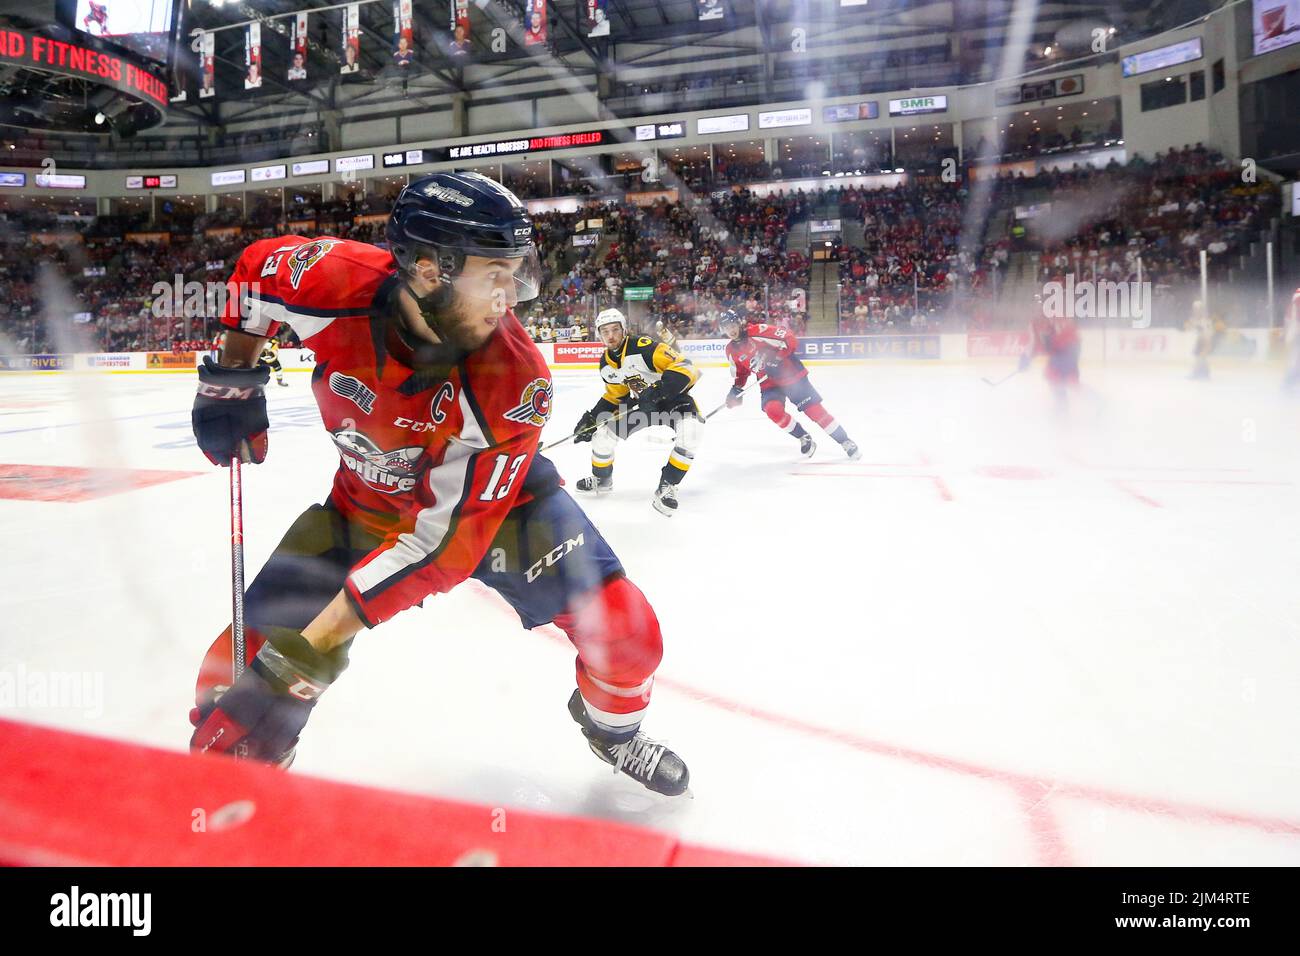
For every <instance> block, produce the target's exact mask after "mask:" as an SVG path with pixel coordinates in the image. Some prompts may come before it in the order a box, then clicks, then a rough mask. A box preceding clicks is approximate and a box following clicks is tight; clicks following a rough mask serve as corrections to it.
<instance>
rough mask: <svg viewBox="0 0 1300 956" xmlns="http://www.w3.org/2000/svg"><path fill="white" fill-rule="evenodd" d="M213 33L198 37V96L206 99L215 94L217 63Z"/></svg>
mask: <svg viewBox="0 0 1300 956" xmlns="http://www.w3.org/2000/svg"><path fill="white" fill-rule="evenodd" d="M216 40H217V36H216V34H215V33H205V34H203V35H202V36H201V37H199V80H200V83H201V85H200V86H199V96H200V97H201V98H202V99H207V98H208V97H210V96H215V95H216V93H217V62H216Z"/></svg>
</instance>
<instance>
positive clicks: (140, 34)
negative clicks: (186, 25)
mask: <svg viewBox="0 0 1300 956" xmlns="http://www.w3.org/2000/svg"><path fill="white" fill-rule="evenodd" d="M178 5H179V4H178V0H59V4H58V14H59V20H61V21H62V22H63V24H64V25H65V26H68V27H71V28H72V29H74V30H78V31H80V32H82V33H85V34H88V35H90V36H93V37H99V38H100V39H101V40H107V41H109V42H110V43H116V44H117V45H118V46H121V47H125V48H126V49H128V50H131V51H132V52H134V53H138V54H140V55H141V56H145V57H148V58H149V59H151V60H153V61H155V62H157V63H162V64H164V65H166V64H168V63H169V62H170V61H171V51H172V36H173V32H174V30H175V26H176V13H177V7H178Z"/></svg>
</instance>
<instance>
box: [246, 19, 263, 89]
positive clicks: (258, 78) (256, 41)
mask: <svg viewBox="0 0 1300 956" xmlns="http://www.w3.org/2000/svg"><path fill="white" fill-rule="evenodd" d="M244 66H245V67H246V68H247V71H246V72H245V74H244V89H246V90H256V89H259V88H260V87H261V86H262V25H261V24H260V23H250V24H249V25H248V29H247V30H245V31H244Z"/></svg>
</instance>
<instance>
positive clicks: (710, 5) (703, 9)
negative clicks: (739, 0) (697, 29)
mask: <svg viewBox="0 0 1300 956" xmlns="http://www.w3.org/2000/svg"><path fill="white" fill-rule="evenodd" d="M695 6H696V9H697V10H698V11H699V18H700V19H701V20H721V19H722V18H723V17H725V16H726V15H727V11H726V8H725V7H723V5H722V0H695Z"/></svg>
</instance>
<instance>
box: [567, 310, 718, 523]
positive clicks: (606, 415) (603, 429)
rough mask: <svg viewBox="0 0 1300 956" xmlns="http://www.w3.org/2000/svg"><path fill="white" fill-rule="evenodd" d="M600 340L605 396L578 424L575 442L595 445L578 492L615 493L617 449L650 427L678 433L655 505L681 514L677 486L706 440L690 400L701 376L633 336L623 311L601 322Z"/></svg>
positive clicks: (667, 351) (669, 352) (659, 345)
mask: <svg viewBox="0 0 1300 956" xmlns="http://www.w3.org/2000/svg"><path fill="white" fill-rule="evenodd" d="M596 334H597V335H599V336H600V340H601V341H602V342H603V343H604V344H605V352H604V354H602V355H601V357H600V377H601V379H602V380H603V381H604V383H605V394H604V395H602V396H601V397H600V401H598V402H596V404H595V405H594V406H593V407H592V408H591V409H590V410H589V411H587V412H585V413H584V414H583V416H582V418H581V419H580V420H579V422H578V427H577V429H575V438H574V441H579V442H582V441H589V442H591V477H590V478H583V479H581V480H580V481H579V482H578V485H577V487H578V490H579V491H587V492H595V493H597V494H601V493H605V492H608V491H610V490H612V489H613V487H614V448H615V446H616V445H617V444H618V440H619V439H620V438H627V437H628V436H629V435H631V434H633V433H634V432H637V431H640V430H641V429H642V428H645V427H647V426H649V425H668V426H669V427H670V428H672V430H673V435H674V441H673V450H672V452H671V453H670V454H669V455H668V463H667V464H665V465H664V467H663V471H662V472H660V478H659V487H658V489H657V490H656V491H655V494H654V500H653V502H652V504H653V505H654V508H655V510H656V511H658V512H659V513H660V514H664V515H670V516H671V515H673V514H675V513H676V512H677V485H678V484H679V483H680V482H681V480H682V479H683V478H684V477H685V476H686V472H687V471H689V470H690V467H691V463H692V462H693V461H694V460H695V453H696V451H697V450H698V449H699V446H700V443H701V441H702V440H703V438H704V416H703V415H701V414H700V409H699V406H698V405H696V404H695V399H693V398H692V397H691V396H690V390H691V388H692V386H694V385H695V383H696V382H697V381H698V380H699V377H700V373H699V370H698V369H697V368H695V366H694V365H692V364H691V363H690V360H688V359H687V358H685V357H684V356H683V355H681V354H680V353H678V352H676V351H674V350H673V349H672V348H671V347H669V346H668V345H666V344H664V343H663V342H659V341H656V340H655V339H653V338H651V337H650V336H648V335H629V334H628V331H627V318H626V317H625V316H624V315H623V313H622V312H620V311H619V310H618V309H606V310H605V311H604V312H601V313H600V314H599V315H598V316H596Z"/></svg>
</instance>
